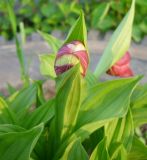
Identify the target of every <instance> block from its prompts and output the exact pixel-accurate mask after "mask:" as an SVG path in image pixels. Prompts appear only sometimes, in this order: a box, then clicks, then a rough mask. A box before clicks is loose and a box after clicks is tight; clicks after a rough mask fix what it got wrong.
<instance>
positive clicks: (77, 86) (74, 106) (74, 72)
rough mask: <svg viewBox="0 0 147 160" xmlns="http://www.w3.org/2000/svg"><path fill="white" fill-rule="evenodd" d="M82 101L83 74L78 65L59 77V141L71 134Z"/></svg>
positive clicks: (57, 99)
mask: <svg viewBox="0 0 147 160" xmlns="http://www.w3.org/2000/svg"><path fill="white" fill-rule="evenodd" d="M64 77H66V78H64ZM61 102H62V103H61ZM80 102H81V75H80V69H79V65H77V66H75V67H73V68H72V69H70V70H69V71H67V72H65V73H64V74H62V75H61V76H58V77H57V95H56V108H55V125H56V133H57V137H58V138H59V141H60V140H61V139H63V138H65V137H66V134H68V135H69V134H70V133H71V131H72V129H73V127H74V126H75V123H76V119H77V115H78V112H79V107H80Z"/></svg>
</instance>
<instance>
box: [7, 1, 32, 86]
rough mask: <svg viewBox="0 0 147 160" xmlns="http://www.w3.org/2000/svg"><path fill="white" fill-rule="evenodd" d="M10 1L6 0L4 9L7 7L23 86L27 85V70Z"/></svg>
mask: <svg viewBox="0 0 147 160" xmlns="http://www.w3.org/2000/svg"><path fill="white" fill-rule="evenodd" d="M10 2H11V1H10V0H7V1H6V7H7V12H8V18H9V21H10V24H11V27H12V31H13V34H14V38H15V44H16V54H17V57H18V60H19V64H20V71H21V78H22V80H23V81H24V84H25V85H28V84H29V75H28V70H27V65H26V59H25V56H24V52H23V49H22V45H21V42H20V41H19V39H18V37H17V22H16V16H15V14H14V9H13V8H12V6H11V3H10Z"/></svg>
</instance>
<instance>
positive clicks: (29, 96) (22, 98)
mask: <svg viewBox="0 0 147 160" xmlns="http://www.w3.org/2000/svg"><path fill="white" fill-rule="evenodd" d="M36 95H37V86H36V84H32V85H30V86H29V87H26V88H24V89H22V90H20V91H18V92H17V93H15V94H13V95H12V96H11V97H9V99H8V101H9V106H10V107H11V108H12V110H13V111H14V112H15V113H19V112H21V111H23V110H25V109H28V108H29V107H30V106H31V105H32V104H33V103H34V102H35V101H36Z"/></svg>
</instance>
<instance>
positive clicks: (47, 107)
mask: <svg viewBox="0 0 147 160" xmlns="http://www.w3.org/2000/svg"><path fill="white" fill-rule="evenodd" d="M54 115H55V101H54V99H51V100H49V101H48V102H46V103H44V104H43V105H42V106H40V107H38V108H37V109H35V110H34V111H32V112H27V114H26V115H25V116H24V117H22V119H21V123H20V124H21V126H23V127H25V128H31V127H34V126H36V125H39V124H40V123H46V122H48V121H49V120H51V119H52V118H53V116H54Z"/></svg>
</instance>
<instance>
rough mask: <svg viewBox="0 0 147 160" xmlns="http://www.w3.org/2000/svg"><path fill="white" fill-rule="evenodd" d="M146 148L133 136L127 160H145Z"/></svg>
mask: <svg viewBox="0 0 147 160" xmlns="http://www.w3.org/2000/svg"><path fill="white" fill-rule="evenodd" d="M146 159H147V146H145V145H144V144H143V143H142V142H141V141H140V140H139V139H138V138H137V137H135V136H134V139H133V144H132V148H131V151H130V152H129V153H128V160H146Z"/></svg>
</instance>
